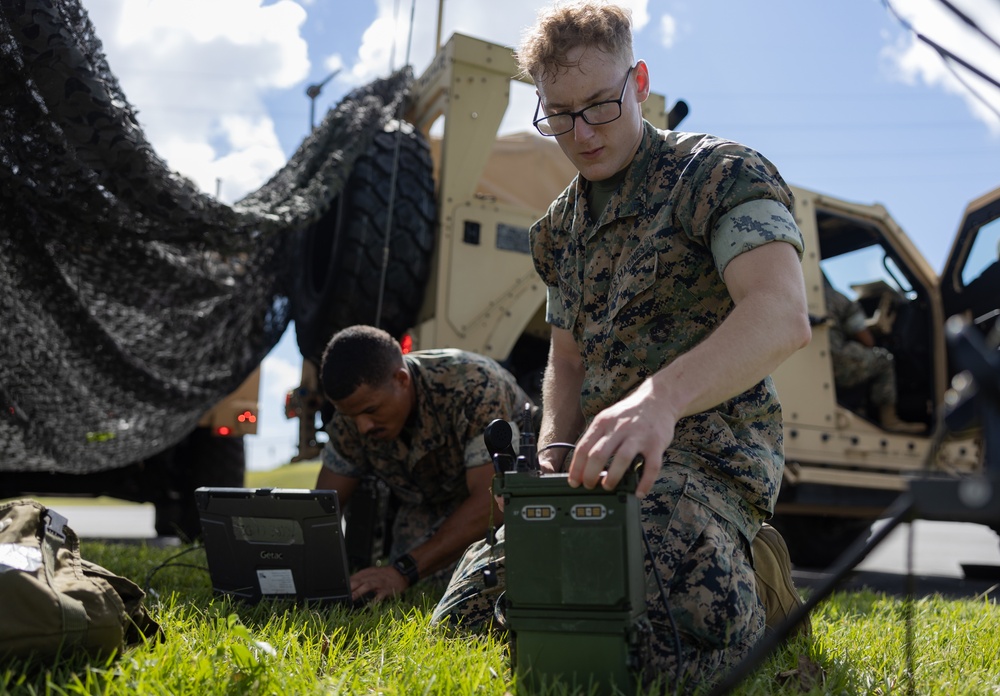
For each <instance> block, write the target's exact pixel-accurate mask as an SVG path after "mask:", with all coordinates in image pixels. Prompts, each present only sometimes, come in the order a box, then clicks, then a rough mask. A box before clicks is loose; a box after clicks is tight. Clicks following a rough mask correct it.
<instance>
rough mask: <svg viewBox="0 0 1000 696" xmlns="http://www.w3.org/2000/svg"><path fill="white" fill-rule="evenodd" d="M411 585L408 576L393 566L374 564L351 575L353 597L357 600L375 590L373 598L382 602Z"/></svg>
mask: <svg viewBox="0 0 1000 696" xmlns="http://www.w3.org/2000/svg"><path fill="white" fill-rule="evenodd" d="M409 586H410V583H409V582H408V581H407V580H406V578H404V577H403V576H402V575H401V574H400V573H399V571H398V570H396V569H395V568H393V567H392V566H380V567H375V566H372V567H371V568H364V569H362V570H359V571H358V572H357V573H355V574H354V575H352V576H351V599H353V600H354V601H357V600H359V599H361V598H363V597H366V596H367V595H371V594H372V593H373V592H374V593H375V594H374V595H373V596H372V600H373V601H376V602H381V601H382V600H383V599H389V598H391V597H395V596H396V595H398V594H399V593H401V592H403V591H404V590H406V588H408V587H409Z"/></svg>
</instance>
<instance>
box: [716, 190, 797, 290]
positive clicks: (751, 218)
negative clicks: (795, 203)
mask: <svg viewBox="0 0 1000 696" xmlns="http://www.w3.org/2000/svg"><path fill="white" fill-rule="evenodd" d="M770 242H787V243H788V244H791V245H792V246H793V247H795V250H796V251H797V252H798V255H799V260H801V259H802V251H803V242H802V233H801V232H800V231H799V228H798V226H797V225H796V224H795V218H793V217H792V213H791V212H790V211H789V210H788V208H786V207H785V206H784V205H782V204H781V203H779V202H778V201H776V200H773V199H771V198H759V199H757V200H753V201H747V202H746V203H740V204H739V205H738V206H736V207H735V208H733V209H732V210H730V211H729V212H728V213H726V214H725V215H724V216H723V217H722V218H721V219H720V220H719V222H718V224H717V225H716V227H715V230H714V231H713V232H712V233H711V247H712V258H713V259H714V261H715V267H716V268H717V269H718V271H719V275H722V273H723V272H724V271H725V270H726V266H728V265H729V262H730V261H732V260H733V259H734V258H736V257H737V256H739V255H740V254H742V253H743V252H745V251H750V250H751V249H754V248H756V247H759V246H762V245H764V244H768V243H770Z"/></svg>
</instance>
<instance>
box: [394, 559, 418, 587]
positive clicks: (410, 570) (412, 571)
mask: <svg viewBox="0 0 1000 696" xmlns="http://www.w3.org/2000/svg"><path fill="white" fill-rule="evenodd" d="M392 567H393V568H395V569H396V570H398V571H399V572H400V573H401V574H402V575H403V577H405V578H406V579H407V580H409V581H410V583H411V584H412V583H414V582H416V581H417V563H416V561H414V560H413V557H412V556H409V555H406V556H400V557H399V558H397V559H396V560H395V561H394V562H393V564H392Z"/></svg>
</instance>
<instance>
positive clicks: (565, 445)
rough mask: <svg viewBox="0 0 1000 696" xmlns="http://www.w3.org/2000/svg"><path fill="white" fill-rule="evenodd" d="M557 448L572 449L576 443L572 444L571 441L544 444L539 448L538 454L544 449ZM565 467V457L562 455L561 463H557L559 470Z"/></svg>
mask: <svg viewBox="0 0 1000 696" xmlns="http://www.w3.org/2000/svg"><path fill="white" fill-rule="evenodd" d="M558 448H562V449H565V450H569V451H572V450H575V449H576V445H575V444H573V443H572V442H552V443H549V444H547V445H545V447H542V448H541V449H539V450H538V454H541V453H542V452H544V451H545V450H550V449H558ZM565 469H566V457H563V460H562V463H561V464H560V465H559V471H563V470H565Z"/></svg>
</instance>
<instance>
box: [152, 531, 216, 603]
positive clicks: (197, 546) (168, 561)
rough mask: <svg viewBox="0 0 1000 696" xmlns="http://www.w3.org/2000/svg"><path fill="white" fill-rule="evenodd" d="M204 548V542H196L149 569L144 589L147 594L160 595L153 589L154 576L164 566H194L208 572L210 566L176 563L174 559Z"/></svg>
mask: <svg viewBox="0 0 1000 696" xmlns="http://www.w3.org/2000/svg"><path fill="white" fill-rule="evenodd" d="M204 548H205V546H204V545H203V544H195V545H194V546H191V547H189V548H186V549H184V550H183V551H179V552H178V553H175V554H174V555H172V556H170V557H168V558H167V559H166V560H165V561H163V562H162V563H160V564H159V565H157V566H156V567H155V568H153V569H152V570H151V571H149V575H147V576H146V581H145V582H144V583H143V589H144V590H145V592H146V594H151V595H152V596H154V597H159V593H158V592H156V591H155V590H153V589H152V583H153V576H154V575H156V574H157V573H159V572H160V571H161V570H163V569H164V568H194V569H195V570H203V571H205V572H206V573H207V572H208V566H203V565H195V564H194V563H174V559H176V558H180V557H181V556H183V555H185V554H188V553H191V552H192V551H200V550H202V549H204Z"/></svg>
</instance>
